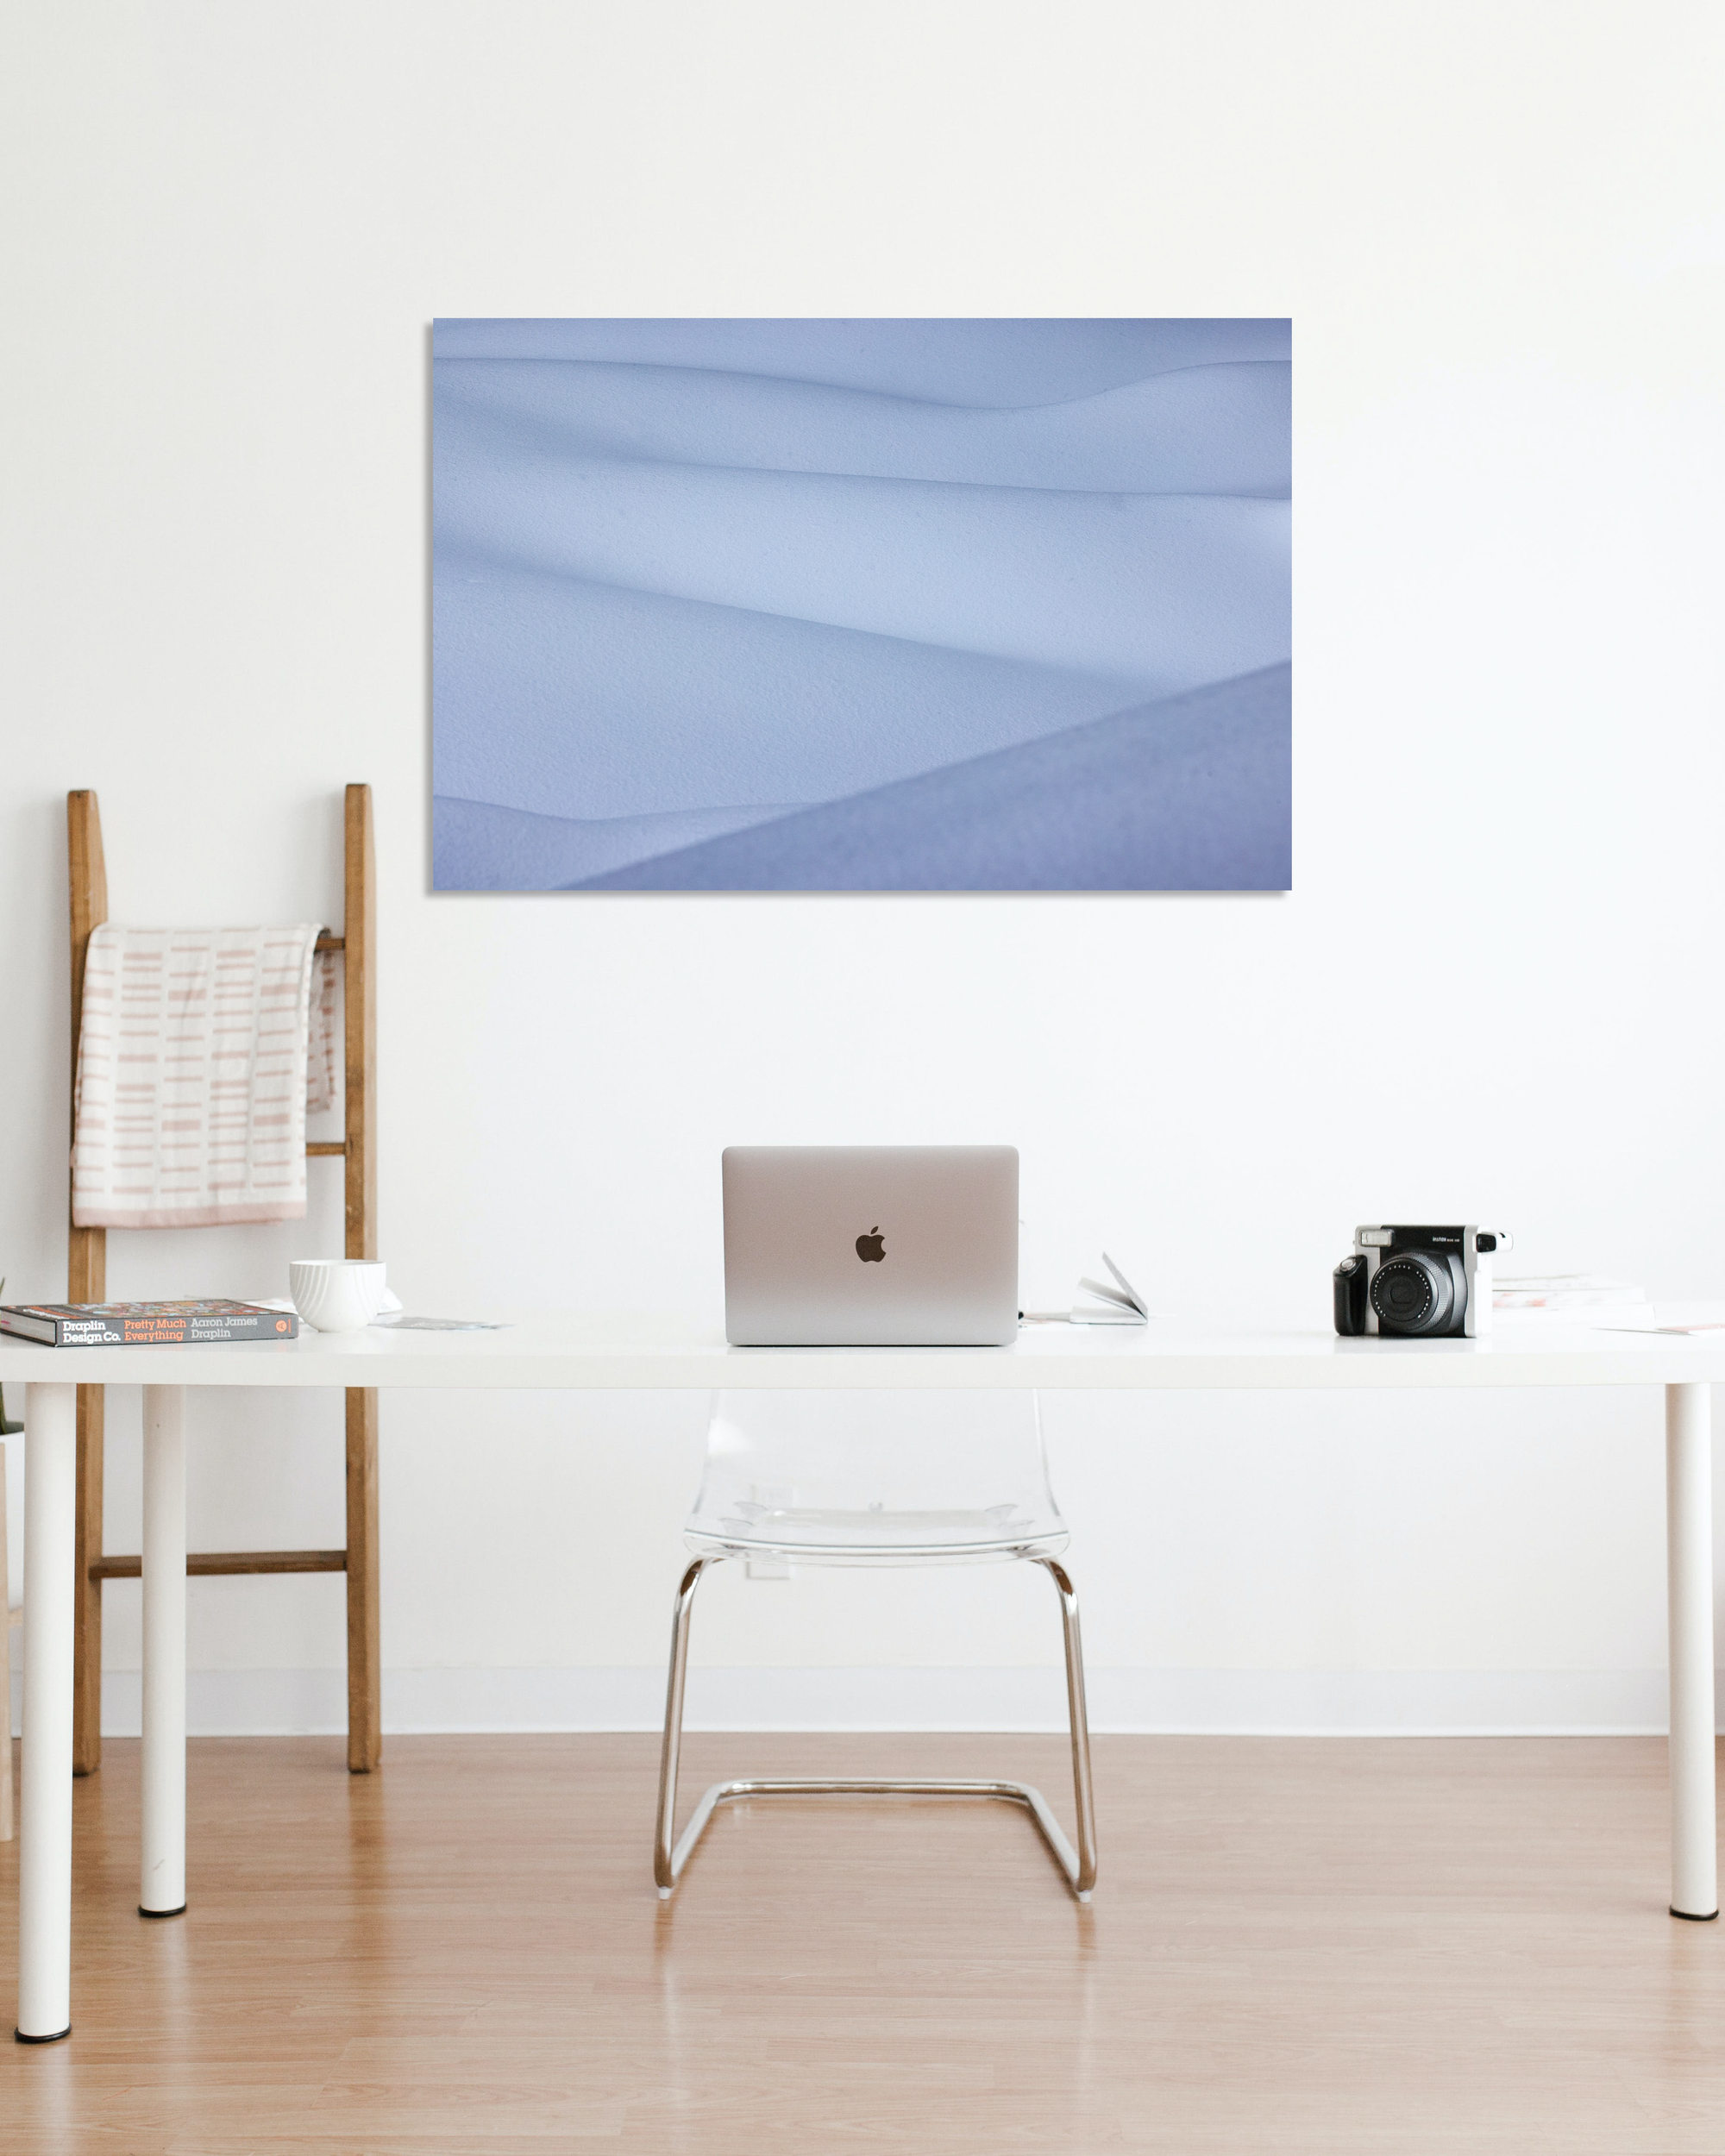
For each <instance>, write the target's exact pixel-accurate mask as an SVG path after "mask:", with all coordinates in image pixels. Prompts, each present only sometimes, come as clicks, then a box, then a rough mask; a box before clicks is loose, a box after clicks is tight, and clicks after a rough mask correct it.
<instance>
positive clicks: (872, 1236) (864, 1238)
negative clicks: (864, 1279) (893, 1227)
mask: <svg viewBox="0 0 1725 2156" xmlns="http://www.w3.org/2000/svg"><path fill="white" fill-rule="evenodd" d="M856 1255H857V1257H860V1258H861V1259H862V1263H864V1264H865V1265H878V1264H879V1263H881V1259H882V1258H883V1257H885V1256H886V1255H887V1239H886V1238H885V1237H884V1236H883V1235H882V1234H881V1231H880V1229H879V1228H871V1229H870V1230H869V1232H868V1234H867V1235H859V1236H858V1237H857V1238H856Z"/></svg>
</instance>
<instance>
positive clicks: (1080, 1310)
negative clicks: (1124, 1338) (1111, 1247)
mask: <svg viewBox="0 0 1725 2156" xmlns="http://www.w3.org/2000/svg"><path fill="white" fill-rule="evenodd" d="M1102 1263H1103V1264H1105V1265H1106V1266H1107V1269H1108V1270H1109V1271H1110V1272H1111V1273H1112V1274H1113V1276H1114V1283H1115V1284H1114V1285H1113V1287H1112V1288H1110V1287H1109V1286H1107V1283H1106V1282H1102V1281H1100V1280H1081V1281H1080V1282H1079V1283H1078V1292H1079V1293H1080V1294H1087V1295H1094V1296H1095V1298H1096V1300H1095V1302H1094V1303H1075V1304H1074V1305H1073V1307H1072V1314H1071V1320H1070V1321H1071V1323H1072V1324H1074V1325H1148V1324H1149V1323H1150V1306H1149V1305H1148V1304H1147V1303H1146V1302H1145V1300H1144V1297H1143V1296H1142V1295H1140V1294H1139V1293H1138V1290H1137V1288H1134V1287H1133V1286H1132V1282H1130V1281H1129V1280H1128V1279H1127V1278H1126V1275H1125V1274H1124V1273H1123V1272H1122V1271H1121V1270H1120V1267H1119V1266H1118V1265H1116V1264H1115V1263H1114V1261H1113V1258H1111V1257H1109V1256H1108V1253H1107V1251H1106V1250H1104V1251H1103V1252H1102Z"/></svg>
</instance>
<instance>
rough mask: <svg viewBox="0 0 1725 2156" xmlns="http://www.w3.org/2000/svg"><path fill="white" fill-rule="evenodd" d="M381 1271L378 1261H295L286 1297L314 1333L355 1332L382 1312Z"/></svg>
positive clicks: (351, 1259)
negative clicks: (291, 1299) (290, 1297)
mask: <svg viewBox="0 0 1725 2156" xmlns="http://www.w3.org/2000/svg"><path fill="white" fill-rule="evenodd" d="M384 1269H385V1268H384V1263H383V1260H382V1259H381V1258H380V1257H297V1258H295V1259H294V1260H293V1262H292V1264H291V1265H289V1267H288V1269H287V1287H288V1293H289V1294H291V1295H292V1298H293V1307H294V1308H295V1309H296V1310H297V1311H298V1313H299V1315H300V1317H301V1319H303V1320H304V1323H305V1324H307V1325H309V1326H311V1330H312V1331H313V1332H360V1331H361V1330H362V1329H363V1328H364V1327H365V1326H368V1325H369V1324H370V1323H371V1321H372V1319H373V1318H374V1317H376V1315H377V1313H378V1312H379V1311H380V1310H381V1309H382V1308H383V1299H384Z"/></svg>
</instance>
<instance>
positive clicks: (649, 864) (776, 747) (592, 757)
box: [432, 317, 1292, 891]
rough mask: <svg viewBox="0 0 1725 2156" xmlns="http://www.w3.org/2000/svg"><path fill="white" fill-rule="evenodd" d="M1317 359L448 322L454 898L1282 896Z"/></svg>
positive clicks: (438, 682) (1109, 335)
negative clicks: (1299, 426) (621, 893)
mask: <svg viewBox="0 0 1725 2156" xmlns="http://www.w3.org/2000/svg"><path fill="white" fill-rule="evenodd" d="M1290 360H1291V325H1290V324H1289V322H1287V321H1286V320H1284V319H1272V318H1258V317H1252V318H1239V319H1226V320H1214V321H1200V320H1185V319H1161V318H1146V319H1144V320H1120V319H1108V320H1097V321H1055V320H1026V321H980V320H969V319H966V320H950V321H875V320H866V321H862V320H859V321H825V320H820V321H817V320H787V321H733V320H699V321H697V320H689V321H674V320H659V319H653V320H640V321H600V320H585V319H582V320H568V321H563V320H555V321H553V320H547V321H479V320H451V321H440V322H438V323H436V324H435V326H434V329H433V341H432V373H433V392H432V436H433V501H432V525H433V537H432V552H433V613H432V645H433V668H432V764H433V795H434V800H433V882H434V885H435V886H436V888H438V889H440V890H452V891H481V890H511V891H550V890H561V891H618V890H634V891H817V890H820V891H845V890H849V891H1014V890H1021V891H1030V890H1038V891H1051V890H1052V891H1080V890H1088V891H1102V890H1113V891H1157V890H1242V891H1244V890H1271V891H1275V890H1284V889H1286V888H1287V887H1289V884H1290V882H1291V871H1290V861H1291V851H1292V842H1291V830H1290V809H1289V754H1290V749H1289V733H1290V701H1291V694H1292V671H1291V663H1290V654H1291V646H1290V605H1289V518H1290V514H1291V487H1290V425H1289V390H1290Z"/></svg>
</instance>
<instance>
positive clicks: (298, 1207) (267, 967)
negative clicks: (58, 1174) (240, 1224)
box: [72, 922, 334, 1228]
mask: <svg viewBox="0 0 1725 2156" xmlns="http://www.w3.org/2000/svg"><path fill="white" fill-rule="evenodd" d="M317 934H318V931H317V924H316V923H315V922H311V923H304V922H303V923H301V924H299V925H298V926H297V927H293V928H189V929H174V928H116V927H113V926H111V925H104V926H103V927H101V928H98V929H97V930H95V931H94V932H93V933H92V934H91V938H90V954H89V957H88V960H87V962H86V964H85V975H84V1015H83V1021H82V1024H81V1025H80V1027H79V1031H78V1076H77V1083H76V1093H75V1096H74V1098H75V1108H74V1129H75V1137H74V1138H73V1142H72V1221H73V1224H74V1225H76V1226H78V1227H85V1228H102V1227H106V1228H181V1227H184V1228H196V1227H216V1226H223V1225H227V1224H228V1223H229V1222H233V1221H242V1220H297V1219H301V1218H302V1217H303V1216H304V1212H305V1109H306V1100H307V1087H308V1080H309V1081H310V1083H311V1090H312V1094H313V1096H314V1098H313V1105H314V1106H324V1105H327V1098H328V1094H329V1090H330V1087H329V1084H328V1081H329V1079H331V1078H333V1062H334V1056H333V1035H332V1034H330V1033H329V1028H330V1026H331V1025H332V1023H333V1020H332V1011H333V1004H334V990H333V984H332V983H331V984H326V981H325V980H324V979H323V976H322V975H320V977H319V979H318V981H317V994H316V996H315V998H314V995H313V977H312V975H313V947H314V945H315V944H316V943H317ZM328 963H329V962H328V959H327V958H325V959H324V960H323V961H322V962H321V964H322V965H323V966H324V967H325V968H327V966H328ZM313 1021H317V1022H319V1024H320V1026H321V1030H322V1031H323V1035H324V1037H322V1038H320V1040H319V1041H317V1042H316V1043H309V1041H308V1028H309V1026H310V1025H311V1024H312V1023H313ZM308 1047H310V1051H311V1052H310V1054H309V1055H308ZM308 1065H309V1068H308Z"/></svg>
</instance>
